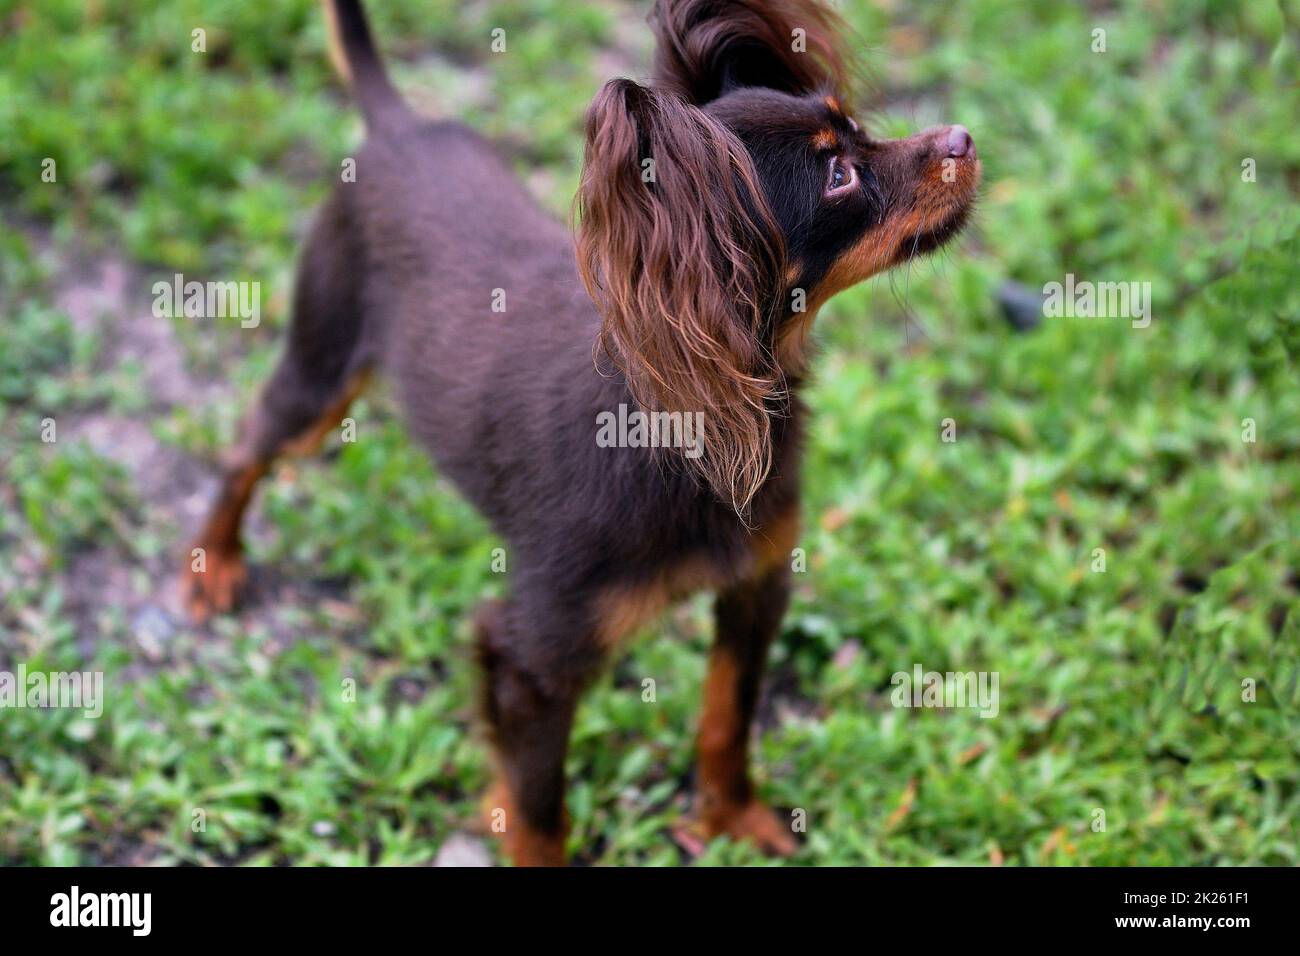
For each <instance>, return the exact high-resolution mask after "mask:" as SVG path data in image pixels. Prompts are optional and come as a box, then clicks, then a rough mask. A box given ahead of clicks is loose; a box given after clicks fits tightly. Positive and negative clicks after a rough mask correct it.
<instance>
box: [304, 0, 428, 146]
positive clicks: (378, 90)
mask: <svg viewBox="0 0 1300 956" xmlns="http://www.w3.org/2000/svg"><path fill="white" fill-rule="evenodd" d="M322 2H323V5H324V7H325V19H326V22H327V23H328V24H329V32H330V59H331V60H332V61H333V63H334V68H335V69H336V70H338V71H339V73H340V74H341V75H342V76H343V78H344V79H345V80H347V81H348V82H349V83H350V84H351V85H352V89H353V94H354V95H355V96H356V98H357V103H358V104H360V106H361V115H362V116H364V117H365V119H366V125H367V126H368V127H370V129H372V130H375V129H379V128H381V127H391V126H394V125H401V124H402V123H404V122H405V121H406V120H409V119H410V118H411V116H412V114H411V111H410V109H409V108H408V107H407V105H406V103H405V102H403V100H402V97H401V95H400V94H399V93H398V92H397V89H396V88H395V87H394V86H393V84H392V82H391V81H390V80H389V79H388V71H387V70H385V69H384V64H383V61H382V60H380V59H379V54H378V52H376V50H375V43H374V40H373V39H371V36H370V25H369V24H368V23H367V22H366V12H365V11H364V10H363V9H361V0H322Z"/></svg>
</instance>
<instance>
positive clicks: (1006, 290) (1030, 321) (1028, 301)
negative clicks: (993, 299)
mask: <svg viewBox="0 0 1300 956" xmlns="http://www.w3.org/2000/svg"><path fill="white" fill-rule="evenodd" d="M998 305H1000V306H1001V307H1002V314H1003V315H1004V316H1006V320H1007V323H1008V324H1009V325H1010V326H1011V327H1012V328H1013V329H1015V330H1016V331H1017V332H1030V331H1032V330H1034V329H1036V328H1038V326H1040V325H1042V323H1043V295H1042V293H1040V292H1035V291H1034V290H1033V289H1031V288H1029V287H1028V286H1026V285H1021V284H1020V283H1019V282H1016V281H1015V280H1013V279H1008V280H1007V281H1006V282H1003V283H1002V285H1001V286H1000V287H999V288H998Z"/></svg>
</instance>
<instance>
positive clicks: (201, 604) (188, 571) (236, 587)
mask: <svg viewBox="0 0 1300 956" xmlns="http://www.w3.org/2000/svg"><path fill="white" fill-rule="evenodd" d="M195 550H201V551H202V554H201V555H195V554H194V551H191V552H190V554H191V559H190V561H189V562H188V563H187V564H186V566H185V570H184V571H182V572H181V580H180V590H181V604H182V605H183V606H184V607H185V610H186V611H187V612H188V613H189V615H190V617H191V618H192V619H193V620H195V621H198V622H199V623H203V622H204V621H206V620H207V619H208V618H210V617H211V616H212V615H214V614H224V613H225V612H227V611H229V610H231V609H232V608H233V607H234V606H235V601H236V599H237V598H238V597H239V591H240V589H241V588H242V587H243V586H244V582H245V581H246V580H247V578H248V570H247V568H246V567H245V566H244V557H243V555H242V554H241V553H240V552H239V551H238V550H228V549H220V550H219V549H215V548H202V547H200V548H196V549H195Z"/></svg>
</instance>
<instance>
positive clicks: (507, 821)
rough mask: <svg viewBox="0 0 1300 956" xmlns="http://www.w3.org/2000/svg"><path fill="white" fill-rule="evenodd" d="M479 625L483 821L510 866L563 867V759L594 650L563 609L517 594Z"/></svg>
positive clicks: (489, 609) (489, 610) (594, 662)
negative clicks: (485, 737)
mask: <svg viewBox="0 0 1300 956" xmlns="http://www.w3.org/2000/svg"><path fill="white" fill-rule="evenodd" d="M477 630H478V651H479V659H480V662H481V664H482V666H483V671H484V674H483V677H484V686H483V711H484V716H485V717H486V719H487V723H488V729H489V731H490V733H491V735H492V747H493V751H494V753H493V756H494V758H495V761H496V773H497V776H496V782H495V783H494V785H493V787H492V789H491V790H490V791H489V792H488V794H487V797H486V799H485V801H484V807H483V809H484V811H485V813H486V815H487V819H488V825H489V827H490V829H491V830H492V831H493V832H494V833H496V834H499V835H500V836H501V837H502V843H503V845H504V849H505V853H506V855H507V856H508V857H509V858H510V859H511V861H512V862H514V864H515V865H516V866H563V865H564V864H565V853H564V842H565V838H566V837H567V836H568V827H569V824H568V814H567V813H566V812H565V808H564V790H565V781H564V757H565V753H566V752H567V750H568V745H569V732H570V730H571V729H572V726H573V715H574V711H575V709H576V707H577V703H578V697H579V695H580V693H581V692H582V689H583V688H584V687H585V686H586V684H587V683H588V680H589V677H590V675H591V673H592V672H593V671H594V669H595V668H596V666H598V663H599V659H600V654H599V648H598V647H597V646H596V644H595V642H594V639H592V638H590V637H588V636H586V635H585V632H583V631H581V630H578V629H575V628H574V627H573V626H572V624H571V622H568V618H567V615H563V616H562V615H561V614H560V613H559V612H558V611H557V610H556V609H555V608H552V607H547V606H544V605H542V604H536V603H534V604H529V603H527V602H519V601H517V600H511V601H498V602H492V603H490V604H488V605H487V606H486V607H485V608H484V609H483V610H482V611H480V613H479V616H478V621H477Z"/></svg>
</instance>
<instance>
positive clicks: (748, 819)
mask: <svg viewBox="0 0 1300 956" xmlns="http://www.w3.org/2000/svg"><path fill="white" fill-rule="evenodd" d="M789 600H790V570H789V568H788V567H783V566H777V567H775V568H773V569H771V570H769V571H767V572H766V573H764V574H762V575H759V576H758V577H755V578H753V579H751V580H749V581H745V582H743V583H741V584H738V585H735V586H734V587H731V588H729V589H727V590H725V591H722V592H720V593H719V594H718V599H717V604H716V607H715V612H714V613H715V618H716V621H717V636H716V637H715V639H714V645H713V651H712V653H711V654H710V656H709V672H708V677H707V678H706V680H705V685H704V710H703V713H702V714H701V717H700V732H699V738H698V742H697V746H698V748H699V775H698V776H699V781H698V785H699V809H700V822H701V823H702V824H703V826H704V830H705V832H706V833H707V834H708V835H709V836H721V835H723V834H727V835H729V836H732V837H734V838H736V839H744V840H750V841H752V842H754V843H756V844H758V846H759V847H760V848H761V849H762V850H763V851H764V852H767V853H776V854H780V855H783V856H784V855H788V854H791V853H793V852H794V851H795V850H796V849H798V844H797V843H796V841H795V838H794V834H793V833H792V832H791V829H790V827H788V826H787V825H785V824H784V823H783V822H782V821H781V820H780V819H779V818H778V817H777V816H776V815H775V814H774V813H773V812H772V811H771V810H769V809H768V808H767V807H766V806H764V805H763V804H762V803H761V802H759V800H758V799H757V798H756V797H755V795H754V785H753V781H752V780H751V778H750V775H749V730H750V724H751V723H752V722H753V719H754V709H755V706H756V705H757V703H758V691H759V684H760V682H761V681H762V677H763V667H764V664H765V663H766V660H767V649H768V646H769V645H770V644H771V643H772V639H773V638H774V637H775V636H776V634H777V631H778V629H779V628H780V625H781V618H782V616H783V615H784V614H785V609H786V606H787V604H789Z"/></svg>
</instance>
